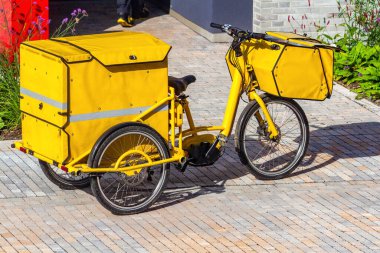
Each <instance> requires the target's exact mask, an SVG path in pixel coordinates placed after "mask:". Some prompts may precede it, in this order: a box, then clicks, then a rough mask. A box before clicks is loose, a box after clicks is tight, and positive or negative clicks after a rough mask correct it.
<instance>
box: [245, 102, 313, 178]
mask: <svg viewBox="0 0 380 253" xmlns="http://www.w3.org/2000/svg"><path fill="white" fill-rule="evenodd" d="M266 106H267V108H268V111H269V113H270V115H271V116H272V119H273V122H274V124H275V126H276V128H277V130H278V131H279V137H278V138H277V139H276V140H271V139H270V138H269V135H270V134H269V133H268V131H267V123H265V124H264V125H261V126H260V124H259V120H258V119H257V117H256V116H255V115H256V113H259V114H260V115H261V118H263V119H264V116H263V115H264V114H263V112H262V110H261V108H260V107H258V108H257V109H255V110H254V111H253V112H252V114H250V118H249V119H248V122H247V124H246V125H245V129H244V131H243V141H244V145H243V152H244V153H245V155H246V157H247V159H248V162H249V163H250V165H251V166H252V167H254V168H255V169H256V170H257V171H258V172H260V173H262V174H264V175H271V176H275V175H280V174H283V173H286V172H287V171H288V170H290V169H292V168H293V167H294V166H295V164H296V163H298V161H299V160H300V159H301V158H302V154H303V150H304V148H305V145H306V136H305V134H306V126H305V124H302V120H301V119H302V115H301V114H300V112H299V111H298V110H297V108H296V107H295V106H294V105H293V104H290V103H289V102H285V101H270V102H268V103H267V104H266Z"/></svg>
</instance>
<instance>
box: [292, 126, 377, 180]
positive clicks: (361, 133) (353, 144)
mask: <svg viewBox="0 0 380 253" xmlns="http://www.w3.org/2000/svg"><path fill="white" fill-rule="evenodd" d="M378 136H380V122H362V123H353V124H342V125H333V126H328V127H323V128H318V129H317V130H314V131H312V132H311V136H310V142H309V151H308V156H307V157H305V158H304V161H303V163H302V166H305V167H306V166H310V165H311V167H309V168H306V169H303V170H300V171H296V172H295V173H293V174H291V175H290V177H294V176H297V175H300V174H304V173H309V172H312V171H315V170H318V169H320V168H323V167H325V166H327V165H329V164H331V163H333V162H335V161H338V160H339V159H347V158H362V157H372V156H378V155H380V139H379V138H378ZM321 153H324V154H327V155H328V156H330V158H329V159H328V160H326V161H323V162H322V163H318V162H316V157H317V156H318V154H321Z"/></svg>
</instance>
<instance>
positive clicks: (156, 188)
mask: <svg viewBox="0 0 380 253" xmlns="http://www.w3.org/2000/svg"><path fill="white" fill-rule="evenodd" d="M168 158H169V151H168V147H167V145H166V143H165V141H164V139H163V138H162V137H161V136H160V135H159V134H158V133H157V132H156V131H155V130H153V129H152V128H150V127H148V126H146V125H143V124H138V125H131V126H126V127H123V128H121V129H119V130H117V131H115V132H114V133H112V134H111V135H110V136H109V137H107V138H106V139H105V140H104V142H103V143H102V144H101V145H100V147H99V150H98V151H97V152H96V154H95V157H94V161H93V164H94V167H98V168H99V167H100V168H113V167H115V166H116V167H118V168H120V167H123V168H126V167H129V166H133V165H138V164H145V163H149V162H154V161H159V160H163V159H168ZM118 164H119V166H118ZM168 177H169V164H161V165H156V166H150V167H144V168H143V169H138V170H135V171H133V172H130V173H124V172H112V173H104V174H97V175H96V176H94V177H92V179H91V188H92V191H93V194H94V195H95V196H96V198H97V200H98V201H99V202H100V203H101V204H102V205H103V206H104V207H105V208H107V209H108V210H110V211H111V212H112V213H114V214H133V213H138V212H142V211H145V210H146V209H148V208H149V207H150V206H151V205H152V204H153V203H154V202H155V201H156V200H157V199H158V198H159V197H160V195H161V193H162V191H163V190H164V188H165V186H166V183H167V181H168Z"/></svg>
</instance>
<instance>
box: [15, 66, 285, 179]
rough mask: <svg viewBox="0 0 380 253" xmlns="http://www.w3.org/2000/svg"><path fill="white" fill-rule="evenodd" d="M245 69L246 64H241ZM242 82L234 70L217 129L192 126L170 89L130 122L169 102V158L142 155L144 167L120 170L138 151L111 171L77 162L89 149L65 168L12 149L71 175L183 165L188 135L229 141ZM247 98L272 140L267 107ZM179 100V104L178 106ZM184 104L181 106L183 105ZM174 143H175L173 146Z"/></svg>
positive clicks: (186, 105) (186, 106)
mask: <svg viewBox="0 0 380 253" xmlns="http://www.w3.org/2000/svg"><path fill="white" fill-rule="evenodd" d="M244 67H245V65H244ZM243 85H244V83H243V80H242V76H241V73H240V72H239V71H238V70H237V69H235V71H234V74H233V79H232V85H231V88H230V94H229V97H228V102H227V105H226V110H225V114H224V119H223V122H222V125H220V126H200V127H196V126H195V124H194V120H193V118H192V115H191V111H190V108H189V103H188V101H187V100H186V99H183V100H179V99H178V98H177V97H176V96H175V91H174V89H173V88H171V87H170V88H169V93H170V95H169V96H168V97H166V98H164V99H162V100H161V101H159V102H158V103H156V104H155V105H154V106H152V107H150V108H149V109H147V110H146V111H144V112H142V113H141V114H139V115H138V116H137V117H135V118H134V119H133V121H132V122H141V123H143V122H144V118H145V117H146V116H148V115H149V114H151V113H152V112H153V111H154V110H156V109H157V108H159V107H160V106H163V105H166V104H167V103H170V110H169V116H170V125H171V127H170V131H169V132H170V136H169V137H170V138H169V141H170V143H171V146H172V150H171V157H170V158H168V159H163V160H159V161H152V159H151V158H149V157H147V155H146V154H144V155H143V157H145V158H146V160H147V161H148V162H147V163H144V164H138V165H133V166H129V167H119V166H120V165H122V164H121V161H122V158H123V157H126V156H128V155H130V154H131V153H133V152H135V153H141V151H138V150H129V151H128V152H126V153H125V154H123V155H122V156H121V157H120V158H119V159H118V161H115V164H114V167H111V168H91V167H89V166H88V165H87V164H83V163H79V162H80V161H82V160H84V159H85V158H86V157H88V156H89V155H90V153H91V150H88V151H87V152H85V153H83V154H82V155H81V156H79V157H78V158H76V159H75V160H73V161H72V162H70V163H69V164H67V165H63V164H57V163H56V162H54V161H53V160H51V159H49V158H47V157H44V156H42V155H40V154H37V153H34V152H33V151H30V150H28V149H26V148H25V147H23V146H22V143H19V142H17V143H15V148H17V149H19V150H21V151H22V152H25V153H28V154H31V155H33V156H35V157H36V158H38V159H40V160H43V161H45V162H47V163H49V164H54V165H55V166H57V167H59V168H61V169H62V170H64V171H66V172H68V173H72V174H74V175H79V174H80V173H109V172H124V173H126V174H127V175H129V176H132V175H135V174H137V173H139V172H140V171H141V170H142V169H143V168H146V167H151V166H156V165H160V164H164V163H171V162H178V163H184V162H185V161H186V152H185V151H184V150H183V138H184V137H187V136H193V137H194V138H197V134H198V133H199V132H211V131H220V133H219V137H222V138H228V137H229V136H230V134H231V131H232V128H233V123H234V120H235V116H236V111H237V108H238V105H239V99H240V95H241V93H242V90H243ZM248 97H249V99H250V101H253V100H255V101H256V102H257V103H258V104H259V105H260V107H261V109H262V111H263V114H264V117H265V120H266V122H267V123H268V132H270V137H271V138H275V137H276V136H277V135H278V131H277V129H276V127H275V125H274V123H273V120H272V118H271V116H270V114H269V112H268V109H267V107H266V106H265V103H264V102H263V100H262V99H261V97H260V96H259V95H258V94H257V93H256V91H255V90H254V89H253V90H250V91H249V93H248ZM181 101H182V103H180V102H181ZM182 104H183V106H182ZM183 111H184V112H185V114H186V117H187V120H188V123H189V129H187V130H185V131H182V118H183ZM256 117H257V119H258V120H259V121H260V123H262V122H264V119H263V118H262V117H261V115H257V116H256ZM176 127H178V134H176ZM176 140H178V142H177V144H176Z"/></svg>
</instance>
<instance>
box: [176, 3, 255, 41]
mask: <svg viewBox="0 0 380 253" xmlns="http://www.w3.org/2000/svg"><path fill="white" fill-rule="evenodd" d="M171 14H172V15H173V16H174V17H176V18H177V19H179V20H180V21H181V22H183V23H185V24H186V25H188V26H190V27H191V28H192V29H194V30H195V31H197V32H198V33H200V34H201V35H203V36H205V37H207V38H208V39H210V40H211V41H221V40H224V39H221V36H218V34H219V33H220V31H218V30H216V29H213V28H211V27H210V23H211V22H214V23H220V24H232V25H234V26H237V27H240V28H243V29H247V30H252V26H253V24H252V22H253V2H252V0H239V1H234V0H171ZM214 35H215V36H214ZM217 37H218V38H217ZM228 40H229V39H228Z"/></svg>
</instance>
